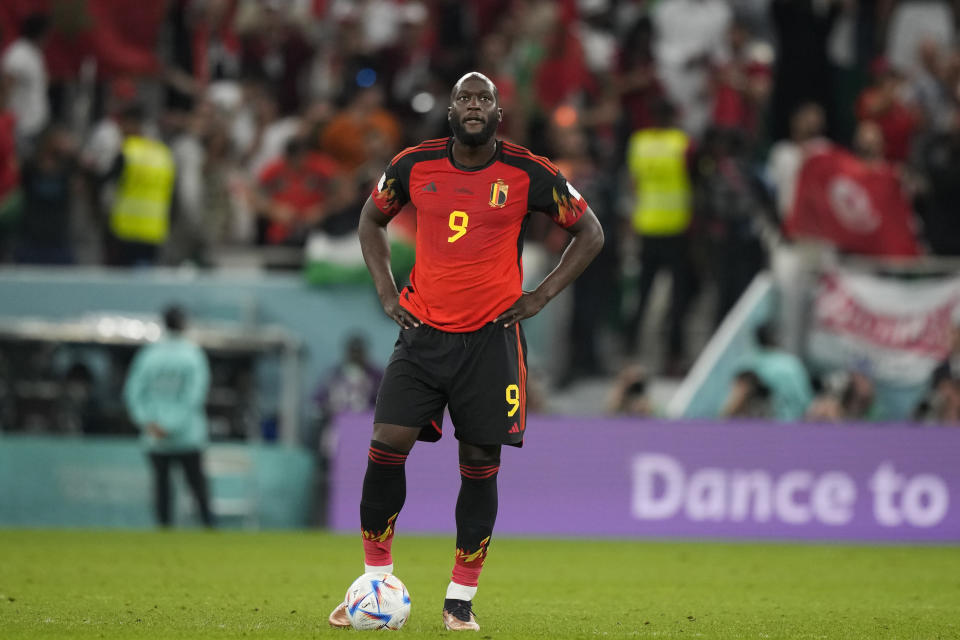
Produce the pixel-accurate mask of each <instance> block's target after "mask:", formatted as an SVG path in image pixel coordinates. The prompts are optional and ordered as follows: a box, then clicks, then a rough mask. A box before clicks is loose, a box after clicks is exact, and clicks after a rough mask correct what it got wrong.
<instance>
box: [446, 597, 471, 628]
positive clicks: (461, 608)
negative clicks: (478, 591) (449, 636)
mask: <svg viewBox="0 0 960 640" xmlns="http://www.w3.org/2000/svg"><path fill="white" fill-rule="evenodd" d="M443 626H445V627H446V628H447V630H448V631H480V625H479V624H477V617H476V616H475V615H473V605H472V604H471V602H470V601H469V600H453V599H450V598H447V599H446V600H444V601H443Z"/></svg>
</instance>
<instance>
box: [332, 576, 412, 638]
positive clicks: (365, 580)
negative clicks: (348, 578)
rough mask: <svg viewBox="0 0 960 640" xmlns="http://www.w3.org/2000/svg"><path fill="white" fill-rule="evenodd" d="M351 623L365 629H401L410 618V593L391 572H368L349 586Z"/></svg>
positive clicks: (348, 613)
mask: <svg viewBox="0 0 960 640" xmlns="http://www.w3.org/2000/svg"><path fill="white" fill-rule="evenodd" d="M344 602H346V604H347V615H348V616H350V624H351V625H353V628H354V629H358V630H360V631H363V630H366V629H393V630H396V629H399V628H400V627H402V626H403V624H404V623H405V622H406V621H407V618H409V617H410V594H409V593H408V592H407V588H406V587H405V586H404V585H403V583H402V582H400V578H398V577H397V576H395V575H393V574H392V573H365V574H363V575H362V576H360V577H359V578H357V579H356V580H354V581H353V584H352V585H350V588H349V589H347V597H346V599H345V600H344Z"/></svg>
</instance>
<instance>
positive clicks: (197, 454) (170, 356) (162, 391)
mask: <svg viewBox="0 0 960 640" xmlns="http://www.w3.org/2000/svg"><path fill="white" fill-rule="evenodd" d="M163 321H164V325H165V326H166V329H167V334H166V336H165V337H164V338H162V339H161V340H158V341H157V342H155V343H153V344H149V345H147V346H144V347H142V348H141V349H140V350H139V351H138V352H137V354H136V356H134V359H133V363H132V364H131V365H130V371H129V373H128V374H127V380H126V384H125V385H124V390H123V396H124V401H125V402H126V405H127V410H128V411H129V413H130V417H131V418H132V419H133V422H134V423H135V424H136V425H137V427H138V428H139V429H140V431H141V433H142V442H143V444H144V447H145V449H146V451H147V455H148V457H149V459H150V463H151V467H152V469H153V477H154V506H155V509H156V515H157V520H158V522H159V524H160V525H161V526H163V527H168V526H170V524H171V523H172V518H171V513H170V498H171V495H170V469H171V467H172V466H173V465H174V464H179V465H180V467H181V468H182V469H183V472H184V475H185V476H186V479H187V484H188V486H189V487H190V491H191V492H192V493H193V495H194V498H196V501H197V505H198V507H199V510H200V517H201V518H202V520H203V524H204V525H205V526H207V527H212V526H213V516H212V514H211V511H210V499H209V492H208V489H207V480H206V477H205V476H204V473H203V459H202V455H203V450H204V448H205V447H206V445H207V440H208V437H207V416H206V399H207V392H208V391H209V390H210V365H209V362H208V361H207V356H206V354H205V353H204V351H203V349H202V348H200V347H199V346H198V345H197V344H195V343H194V342H192V341H190V340H188V339H187V338H186V337H184V335H183V332H184V329H186V325H187V317H186V313H185V312H184V310H183V309H182V308H181V307H179V306H171V307H168V308H167V309H165V310H164V312H163Z"/></svg>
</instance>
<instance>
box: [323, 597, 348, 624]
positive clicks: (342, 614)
mask: <svg viewBox="0 0 960 640" xmlns="http://www.w3.org/2000/svg"><path fill="white" fill-rule="evenodd" d="M327 622H329V623H330V626H331V627H333V628H335V629H342V628H343V627H349V626H350V616H349V615H347V603H346V602H341V603H340V604H338V605H337V608H336V609H334V610H333V611H331V612H330V617H329V618H327Z"/></svg>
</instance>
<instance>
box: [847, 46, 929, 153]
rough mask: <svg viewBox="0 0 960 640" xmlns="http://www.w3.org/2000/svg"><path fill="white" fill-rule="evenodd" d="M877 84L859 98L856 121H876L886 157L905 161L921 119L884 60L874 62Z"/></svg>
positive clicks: (900, 78)
mask: <svg viewBox="0 0 960 640" xmlns="http://www.w3.org/2000/svg"><path fill="white" fill-rule="evenodd" d="M872 70H873V73H874V76H875V78H876V81H875V83H874V85H873V86H871V87H867V88H866V89H865V90H864V91H863V93H861V94H860V97H859V98H858V99H857V120H859V121H860V122H863V121H865V120H870V121H873V122H876V123H877V124H878V125H879V126H880V130H881V131H882V132H883V140H884V143H885V144H884V149H885V152H884V156H885V157H886V159H887V160H889V161H890V162H894V163H897V162H903V161H905V160H906V159H907V156H908V155H909V153H910V143H911V141H912V139H913V134H914V133H915V132H916V130H917V125H918V117H917V114H916V113H915V112H914V110H913V109H912V108H911V107H910V106H909V105H908V104H907V102H906V101H905V100H904V99H903V95H902V94H903V92H902V87H903V82H902V80H903V79H902V77H901V75H900V73H899V72H898V71H897V70H896V69H894V68H893V67H892V66H890V63H889V62H887V61H886V60H885V59H883V58H881V59H879V60H877V61H876V62H874V63H873V65H872Z"/></svg>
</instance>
